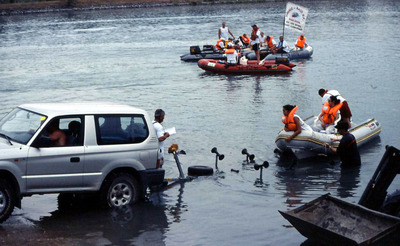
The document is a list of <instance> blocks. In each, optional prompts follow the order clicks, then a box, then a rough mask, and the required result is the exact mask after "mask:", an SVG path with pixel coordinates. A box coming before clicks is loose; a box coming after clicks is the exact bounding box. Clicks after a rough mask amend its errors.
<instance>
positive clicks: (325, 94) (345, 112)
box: [318, 88, 353, 126]
mask: <svg viewBox="0 0 400 246" xmlns="http://www.w3.org/2000/svg"><path fill="white" fill-rule="evenodd" d="M318 94H319V95H320V97H322V104H324V103H325V102H326V101H328V99H329V98H330V97H331V96H336V97H337V98H338V99H339V100H340V102H341V103H343V105H342V107H341V108H340V116H341V118H342V119H341V120H342V121H346V122H347V123H348V124H349V126H351V121H350V119H351V117H352V116H353V115H352V114H351V110H350V107H349V104H348V103H347V101H346V99H344V97H342V95H340V93H339V91H337V90H326V89H324V88H321V89H319V90H318Z"/></svg>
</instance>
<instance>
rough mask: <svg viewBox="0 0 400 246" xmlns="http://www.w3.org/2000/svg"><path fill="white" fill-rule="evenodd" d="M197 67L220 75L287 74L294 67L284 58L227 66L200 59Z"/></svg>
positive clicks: (218, 62) (223, 62) (220, 61)
mask: <svg viewBox="0 0 400 246" xmlns="http://www.w3.org/2000/svg"><path fill="white" fill-rule="evenodd" d="M197 65H198V66H199V67H200V68H201V69H203V70H205V71H209V72H214V73H220V74H276V73H287V72H290V71H292V68H293V67H294V66H296V65H294V64H293V63H291V62H289V60H288V59H286V58H285V59H281V58H279V59H276V60H268V61H263V62H262V64H257V61H247V64H245V65H241V64H238V65H228V64H226V62H225V61H224V60H211V59H201V60H200V61H198V63H197Z"/></svg>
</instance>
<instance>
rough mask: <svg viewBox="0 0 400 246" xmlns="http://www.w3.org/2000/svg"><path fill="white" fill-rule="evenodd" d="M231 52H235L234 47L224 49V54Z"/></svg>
mask: <svg viewBox="0 0 400 246" xmlns="http://www.w3.org/2000/svg"><path fill="white" fill-rule="evenodd" d="M233 53H235V49H232V48H231V49H227V50H225V54H233Z"/></svg>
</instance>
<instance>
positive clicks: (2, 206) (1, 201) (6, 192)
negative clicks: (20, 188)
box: [0, 180, 15, 223]
mask: <svg viewBox="0 0 400 246" xmlns="http://www.w3.org/2000/svg"><path fill="white" fill-rule="evenodd" d="M14 205H15V196H14V191H13V189H12V188H11V186H10V185H9V184H8V183H7V182H6V181H5V180H0V223H1V222H3V221H5V220H6V219H8V217H10V215H11V213H12V212H13V210H14Z"/></svg>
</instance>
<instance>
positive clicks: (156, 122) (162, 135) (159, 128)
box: [153, 109, 169, 167]
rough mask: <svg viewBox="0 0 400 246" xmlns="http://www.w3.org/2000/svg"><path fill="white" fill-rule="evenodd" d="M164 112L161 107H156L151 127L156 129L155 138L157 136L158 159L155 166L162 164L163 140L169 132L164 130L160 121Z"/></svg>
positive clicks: (162, 119)
mask: <svg viewBox="0 0 400 246" xmlns="http://www.w3.org/2000/svg"><path fill="white" fill-rule="evenodd" d="M164 117H165V112H164V110H162V109H157V110H156V112H155V113H154V121H153V127H154V130H156V134H157V138H158V149H159V150H158V151H159V153H158V160H157V167H162V165H163V164H164V140H165V139H167V138H168V137H169V133H168V132H165V130H164V127H163V126H162V125H161V123H162V122H163V121H164Z"/></svg>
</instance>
